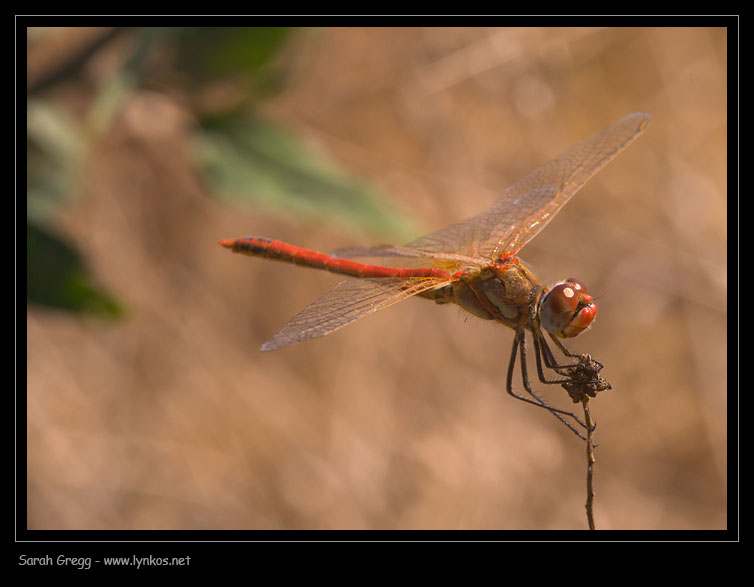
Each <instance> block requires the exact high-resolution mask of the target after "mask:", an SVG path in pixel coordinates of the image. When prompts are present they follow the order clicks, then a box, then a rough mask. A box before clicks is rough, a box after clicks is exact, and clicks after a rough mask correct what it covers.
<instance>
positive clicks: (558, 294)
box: [540, 278, 597, 338]
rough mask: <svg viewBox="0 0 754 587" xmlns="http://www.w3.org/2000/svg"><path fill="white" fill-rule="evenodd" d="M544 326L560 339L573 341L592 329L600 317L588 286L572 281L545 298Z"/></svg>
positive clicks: (557, 286)
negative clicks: (571, 339) (574, 337)
mask: <svg viewBox="0 0 754 587" xmlns="http://www.w3.org/2000/svg"><path fill="white" fill-rule="evenodd" d="M540 316H541V325H542V328H544V329H545V330H546V331H547V332H550V333H552V334H554V335H555V336H559V337H560V338H571V337H573V336H576V335H577V334H580V333H581V332H583V331H584V330H586V329H588V328H589V327H590V326H591V325H592V323H593V322H594V319H595V318H596V316H597V305H596V304H595V303H594V302H593V301H592V296H591V295H590V294H589V292H588V291H587V289H586V286H585V285H584V284H583V283H581V282H580V281H579V280H578V279H573V278H569V279H566V280H565V281H563V282H561V283H558V284H557V285H556V286H554V287H553V288H552V289H550V290H549V291H548V292H546V293H545V295H544V296H542V301H541V311H540Z"/></svg>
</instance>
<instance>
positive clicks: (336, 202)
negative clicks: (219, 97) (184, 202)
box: [197, 119, 418, 239]
mask: <svg viewBox="0 0 754 587" xmlns="http://www.w3.org/2000/svg"><path fill="white" fill-rule="evenodd" d="M197 155H198V159H199V163H200V167H201V169H202V171H203V173H204V176H205V178H206V179H207V180H208V182H209V183H210V185H211V186H212V189H213V190H214V192H215V193H216V195H218V197H220V198H221V199H225V200H226V201H228V202H233V203H241V204H249V205H253V206H264V207H266V208H268V209H270V210H274V211H278V212H280V213H281V214H284V215H285V216H287V217H291V218H296V217H309V218H312V219H319V220H322V219H324V220H327V221H332V222H336V223H338V224H340V225H342V226H344V227H354V226H357V227H359V228H360V229H366V230H369V231H371V232H373V233H375V234H378V235H380V236H385V235H390V236H392V237H395V238H397V239H408V238H410V237H412V236H415V235H416V233H417V232H418V231H417V230H416V227H415V226H414V225H413V223H411V222H410V221H408V220H407V219H405V217H403V216H402V215H400V214H399V213H398V212H397V211H396V210H394V209H392V208H391V207H390V206H389V205H388V204H387V203H385V201H384V199H383V198H382V197H381V195H380V194H379V193H378V192H377V190H376V189H374V188H373V187H371V186H369V185H367V184H366V183H365V182H363V181H361V180H359V179H357V178H355V177H353V176H350V175H348V174H347V173H345V172H344V171H342V170H341V169H340V168H339V167H338V166H337V165H336V164H335V163H334V162H333V161H332V160H330V159H329V158H328V157H327V156H326V155H325V154H324V153H321V152H316V151H315V150H314V149H312V148H310V147H308V146H307V145H305V144H304V143H303V142H302V141H301V140H300V139H299V138H298V137H297V136H296V135H295V134H293V133H292V132H289V131H288V130H286V129H285V128H283V127H282V126H280V125H278V124H274V123H271V122H265V121H262V120H238V119H236V120H234V121H232V122H231V121H227V120H226V121H225V123H224V124H222V126H216V127H214V128H213V129H208V128H205V129H204V130H202V131H201V132H200V133H199V135H198V138H197Z"/></svg>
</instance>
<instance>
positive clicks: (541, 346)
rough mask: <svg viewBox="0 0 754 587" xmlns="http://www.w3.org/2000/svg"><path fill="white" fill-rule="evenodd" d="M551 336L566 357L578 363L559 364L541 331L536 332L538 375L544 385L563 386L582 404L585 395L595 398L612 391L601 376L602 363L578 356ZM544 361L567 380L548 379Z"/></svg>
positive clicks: (574, 399) (534, 336)
mask: <svg viewBox="0 0 754 587" xmlns="http://www.w3.org/2000/svg"><path fill="white" fill-rule="evenodd" d="M550 336H551V338H552V339H553V341H554V342H555V344H556V345H557V346H558V348H559V349H560V350H561V351H562V352H563V354H564V355H566V356H567V357H572V358H578V362H576V363H573V364H569V365H563V364H559V363H558V362H557V361H556V359H555V357H554V356H553V354H552V351H551V350H550V347H549V345H548V344H547V341H545V339H544V337H543V336H542V333H541V331H538V332H535V333H534V334H533V339H534V348H535V351H536V358H537V374H538V375H539V380H540V381H541V382H542V383H546V384H550V385H552V384H559V385H562V386H563V388H564V389H565V390H566V391H567V392H568V394H569V395H570V396H571V398H572V399H573V401H574V402H575V403H578V402H580V401H581V400H582V398H583V397H584V395H588V396H590V397H595V396H596V395H597V392H599V391H605V390H608V389H610V384H609V383H608V382H607V380H606V379H605V378H604V377H602V376H600V375H599V372H600V370H602V367H603V365H602V363H600V362H599V361H597V360H595V359H593V358H592V357H591V356H589V355H586V354H584V355H577V354H575V353H572V352H570V351H569V350H568V349H567V348H566V347H565V345H564V344H563V343H561V342H560V340H559V339H558V338H557V337H555V336H553V335H550ZM542 359H544V363H545V366H547V367H548V368H549V369H552V370H553V371H555V372H556V373H558V374H559V375H562V376H564V377H565V379H556V380H549V379H547V378H546V377H545V374H544V370H543V369H542Z"/></svg>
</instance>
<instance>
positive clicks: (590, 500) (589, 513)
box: [581, 395, 595, 530]
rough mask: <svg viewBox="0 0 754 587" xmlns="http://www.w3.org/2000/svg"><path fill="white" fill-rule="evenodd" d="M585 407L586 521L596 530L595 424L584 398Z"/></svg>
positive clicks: (586, 400) (586, 399)
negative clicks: (593, 481)
mask: <svg viewBox="0 0 754 587" xmlns="http://www.w3.org/2000/svg"><path fill="white" fill-rule="evenodd" d="M581 403H582V405H583V406H584V421H585V422H586V506H585V507H586V519H587V521H588V522H589V529H590V530H594V529H595V526H594V511H593V509H592V507H593V505H594V487H593V486H592V477H593V473H594V460H595V459H594V439H593V433H594V422H592V414H591V413H590V412H589V397H588V396H586V395H585V396H584V397H583V398H582V400H581Z"/></svg>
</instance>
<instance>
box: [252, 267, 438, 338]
mask: <svg viewBox="0 0 754 587" xmlns="http://www.w3.org/2000/svg"><path fill="white" fill-rule="evenodd" d="M446 281H448V279H447V278H437V277H412V278H408V279H406V278H367V279H353V280H351V279H348V280H346V281H341V282H340V283H339V284H338V285H336V286H335V288H334V289H333V290H331V291H330V292H329V293H327V294H325V295H324V296H322V297H321V298H319V299H318V300H317V301H315V302H313V303H312V304H310V305H308V306H307V307H306V308H304V309H303V310H302V311H301V312H299V313H298V314H296V315H295V316H294V317H293V318H291V320H290V322H288V324H286V325H285V327H284V328H283V329H282V330H281V331H280V332H278V333H277V334H276V335H275V336H274V337H272V338H271V339H270V340H268V341H267V342H266V343H264V345H262V349H261V350H263V351H274V350H277V349H280V348H283V347H286V346H288V345H291V344H295V343H297V342H303V341H305V340H310V339H312V338H317V337H320V336H324V335H325V334H329V333H331V332H333V331H335V330H338V329H339V328H342V327H343V326H346V325H347V324H350V323H351V322H353V321H355V320H358V319H359V318H363V317H364V316H367V315H369V314H371V313H373V312H376V311H377V310H382V309H383V308H387V307H388V306H392V305H393V304H395V303H396V302H400V301H401V300H404V299H406V298H408V297H411V296H414V295H416V294H418V293H421V292H423V291H426V290H428V289H430V288H432V287H435V286H436V285H438V284H441V283H443V282H446Z"/></svg>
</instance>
